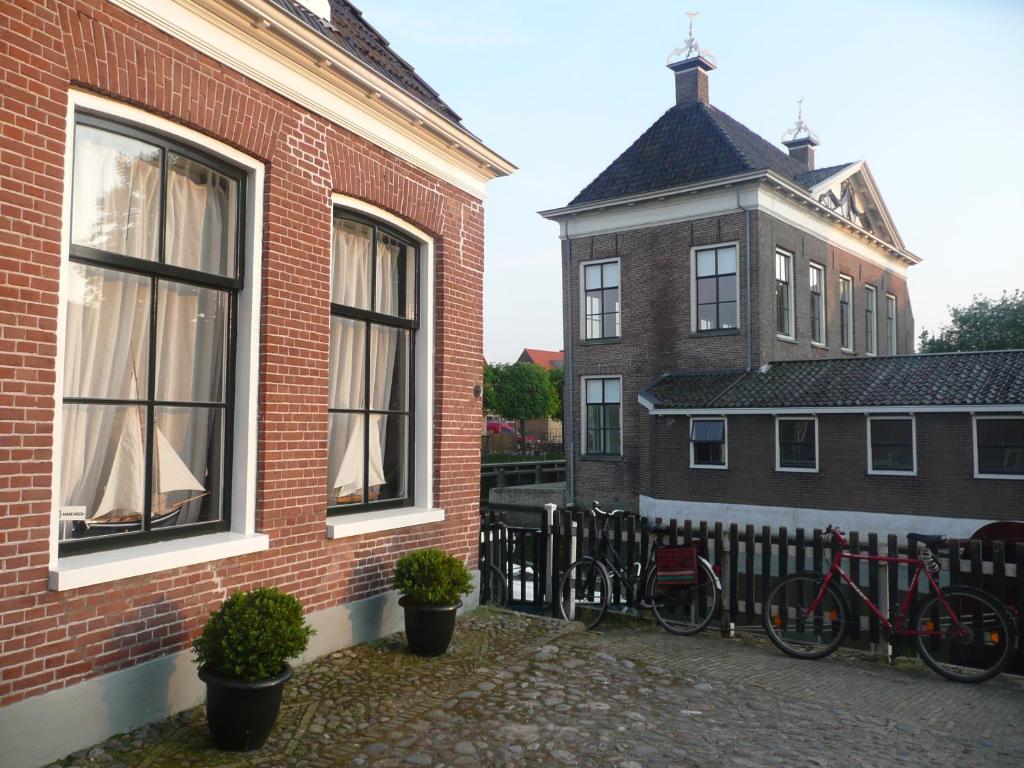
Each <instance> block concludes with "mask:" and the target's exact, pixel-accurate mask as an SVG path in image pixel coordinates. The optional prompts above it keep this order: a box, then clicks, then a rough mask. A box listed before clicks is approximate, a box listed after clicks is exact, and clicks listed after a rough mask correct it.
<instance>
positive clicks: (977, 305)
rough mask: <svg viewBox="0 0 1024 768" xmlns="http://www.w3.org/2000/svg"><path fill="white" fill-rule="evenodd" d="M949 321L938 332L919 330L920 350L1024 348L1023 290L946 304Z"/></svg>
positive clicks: (963, 350)
mask: <svg viewBox="0 0 1024 768" xmlns="http://www.w3.org/2000/svg"><path fill="white" fill-rule="evenodd" d="M949 316H950V323H949V325H946V326H943V327H942V328H941V329H940V330H939V332H938V334H936V335H934V336H933V335H931V334H929V333H928V331H927V330H924V331H921V337H920V343H919V346H920V351H921V352H971V351H977V350H985V349H1024V292H1022V291H1020V290H1016V291H1014V292H1013V293H1005V292H1004V293H1003V295H1002V296H1000V297H999V299H996V300H993V299H988V298H985V297H984V296H975V297H974V298H973V300H972V301H971V303H970V304H968V305H966V306H963V307H950V308H949Z"/></svg>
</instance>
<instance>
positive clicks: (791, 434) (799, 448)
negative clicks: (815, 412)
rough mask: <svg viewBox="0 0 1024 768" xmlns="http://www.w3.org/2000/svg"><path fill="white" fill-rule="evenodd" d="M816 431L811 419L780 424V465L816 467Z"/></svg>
mask: <svg viewBox="0 0 1024 768" xmlns="http://www.w3.org/2000/svg"><path fill="white" fill-rule="evenodd" d="M814 442H815V429H814V421H813V420H811V419H786V420H784V421H780V422H779V465H780V466H783V467H798V468H814V467H815V463H816V462H815V449H814Z"/></svg>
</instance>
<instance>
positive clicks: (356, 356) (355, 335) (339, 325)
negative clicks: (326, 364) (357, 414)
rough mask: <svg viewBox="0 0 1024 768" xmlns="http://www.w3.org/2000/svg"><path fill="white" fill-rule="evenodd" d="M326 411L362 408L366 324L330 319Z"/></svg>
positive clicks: (342, 319)
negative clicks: (329, 362)
mask: <svg viewBox="0 0 1024 768" xmlns="http://www.w3.org/2000/svg"><path fill="white" fill-rule="evenodd" d="M330 361H331V364H330V365H331V367H330V379H329V381H328V384H327V407H328V408H365V407H366V401H365V392H366V378H365V372H366V323H364V322H362V321H359V320H350V319H349V318H347V317H332V318H331V350H330Z"/></svg>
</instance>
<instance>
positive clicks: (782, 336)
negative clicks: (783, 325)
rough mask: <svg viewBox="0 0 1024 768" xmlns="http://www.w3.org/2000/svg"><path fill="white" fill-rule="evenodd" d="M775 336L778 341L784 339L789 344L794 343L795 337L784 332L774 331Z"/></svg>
mask: <svg viewBox="0 0 1024 768" xmlns="http://www.w3.org/2000/svg"><path fill="white" fill-rule="evenodd" d="M775 338H776V339H778V340H779V341H785V342H787V343H789V344H796V338H795V337H793V336H787V335H786V334H784V333H776V334H775Z"/></svg>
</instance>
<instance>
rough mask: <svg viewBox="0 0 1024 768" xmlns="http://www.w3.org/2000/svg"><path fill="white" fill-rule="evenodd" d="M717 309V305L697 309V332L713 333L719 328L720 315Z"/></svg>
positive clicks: (705, 305)
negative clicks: (718, 315)
mask: <svg viewBox="0 0 1024 768" xmlns="http://www.w3.org/2000/svg"><path fill="white" fill-rule="evenodd" d="M715 309H716V305H714V304H704V305H702V306H699V307H697V330H699V331H713V330H714V329H715V328H717V327H718V326H717V323H718V317H717V314H718V313H717V312H716V311H715Z"/></svg>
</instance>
